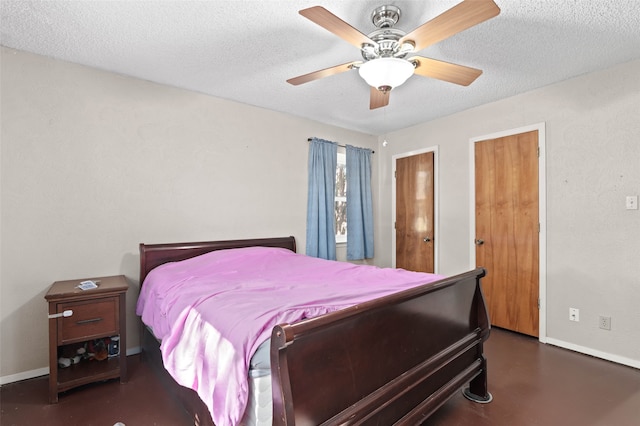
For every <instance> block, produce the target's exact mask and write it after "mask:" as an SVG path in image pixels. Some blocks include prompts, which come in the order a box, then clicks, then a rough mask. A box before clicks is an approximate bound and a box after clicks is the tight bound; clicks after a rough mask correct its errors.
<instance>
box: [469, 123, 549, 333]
mask: <svg viewBox="0 0 640 426" xmlns="http://www.w3.org/2000/svg"><path fill="white" fill-rule="evenodd" d="M475 198H476V205H475V209H476V211H475V218H476V241H475V243H476V265H478V266H483V267H485V268H486V269H487V276H486V277H485V278H483V280H482V283H483V285H482V287H483V290H484V294H485V298H486V301H487V305H488V307H489V317H490V318H491V323H492V324H493V325H496V326H498V327H503V328H506V329H509V330H513V331H517V332H520V333H524V334H528V335H531V336H538V334H539V330H538V322H539V320H538V318H539V311H538V309H539V308H538V297H539V232H540V228H539V226H540V225H539V218H538V203H539V199H538V131H537V130H535V131H532V132H527V133H521V134H517V135H511V136H506V137H501V138H497V139H491V140H485V141H480V142H477V143H476V144H475Z"/></svg>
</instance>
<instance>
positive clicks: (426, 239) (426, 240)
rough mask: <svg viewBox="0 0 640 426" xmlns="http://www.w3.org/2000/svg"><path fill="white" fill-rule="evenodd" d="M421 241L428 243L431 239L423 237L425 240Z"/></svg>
mask: <svg viewBox="0 0 640 426" xmlns="http://www.w3.org/2000/svg"><path fill="white" fill-rule="evenodd" d="M422 241H424V242H425V243H428V242H429V241H431V238H429V237H425V238H423V239H422Z"/></svg>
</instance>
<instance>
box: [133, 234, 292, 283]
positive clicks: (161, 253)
mask: <svg viewBox="0 0 640 426" xmlns="http://www.w3.org/2000/svg"><path fill="white" fill-rule="evenodd" d="M253 246H259V247H280V248H285V249H288V250H291V251H293V252H295V251H296V239H295V238H294V237H278V238H254V239H249V240H228V241H204V242H199V243H168V244H144V243H141V244H140V286H142V283H143V282H144V279H145V278H146V276H147V274H148V273H149V271H151V270H152V269H153V268H155V267H157V266H160V265H162V264H163V263H168V262H178V261H180V260H185V259H189V258H191V257H195V256H200V255H201V254H205V253H209V252H211V251H216V250H222V249H230V248H243V247H253Z"/></svg>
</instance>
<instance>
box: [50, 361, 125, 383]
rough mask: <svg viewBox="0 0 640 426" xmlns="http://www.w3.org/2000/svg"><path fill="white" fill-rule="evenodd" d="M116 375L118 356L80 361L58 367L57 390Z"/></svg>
mask: <svg viewBox="0 0 640 426" xmlns="http://www.w3.org/2000/svg"><path fill="white" fill-rule="evenodd" d="M123 356H124V355H123ZM117 377H120V357H115V358H109V359H105V360H103V361H82V362H80V363H79V364H74V365H71V366H69V367H66V368H59V369H58V392H64V391H67V390H69V389H72V388H75V387H77V386H82V385H86V384H88V383H93V382H98V381H103V380H109V379H115V378H117Z"/></svg>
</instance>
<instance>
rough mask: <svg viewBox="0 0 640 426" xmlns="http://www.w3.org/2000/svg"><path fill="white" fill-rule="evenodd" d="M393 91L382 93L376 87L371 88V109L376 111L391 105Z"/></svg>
mask: <svg viewBox="0 0 640 426" xmlns="http://www.w3.org/2000/svg"><path fill="white" fill-rule="evenodd" d="M390 93H391V90H388V91H386V92H381V91H380V90H378V89H376V88H375V87H371V98H370V99H369V109H376V108H380V107H384V106H387V105H389V94H390Z"/></svg>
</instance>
